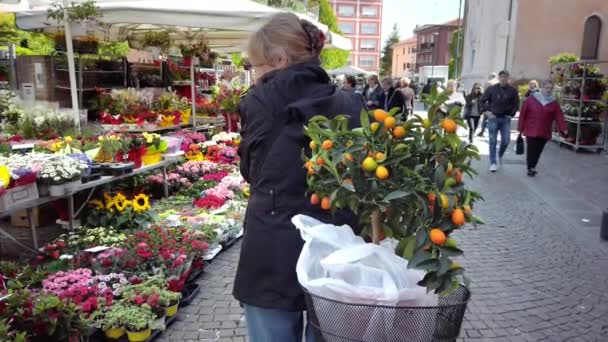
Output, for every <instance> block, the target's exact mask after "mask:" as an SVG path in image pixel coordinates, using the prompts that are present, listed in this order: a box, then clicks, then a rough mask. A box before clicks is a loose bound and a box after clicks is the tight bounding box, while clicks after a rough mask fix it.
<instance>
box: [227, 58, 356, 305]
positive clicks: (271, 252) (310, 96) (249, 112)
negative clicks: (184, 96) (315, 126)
mask: <svg viewBox="0 0 608 342" xmlns="http://www.w3.org/2000/svg"><path fill="white" fill-rule="evenodd" d="M361 107H362V104H361V102H360V101H359V102H358V101H356V100H355V99H354V98H353V97H352V96H349V95H348V94H346V93H345V92H343V91H340V90H339V89H337V88H336V87H334V86H333V85H331V84H330V78H329V76H328V75H327V74H326V73H325V71H324V70H323V69H321V68H320V67H319V66H317V65H316V64H298V65H294V66H291V67H289V68H287V69H284V70H280V71H278V72H275V73H273V74H271V75H265V77H264V78H263V79H262V80H260V81H259V82H258V84H257V85H256V86H255V88H253V89H252V90H251V91H250V92H248V94H247V95H246V96H245V97H244V98H243V99H242V101H241V105H240V112H241V118H242V132H241V134H242V141H241V145H240V147H239V155H240V157H241V174H242V175H243V177H244V178H245V180H247V182H249V184H250V186H251V197H250V199H249V204H248V207H247V214H246V216H245V223H244V236H243V242H242V246H241V256H240V260H239V264H238V269H237V274H236V279H235V284H234V296H235V298H236V299H238V300H239V301H240V302H241V303H244V304H249V305H253V306H258V307H263V308H271V309H279V310H286V311H300V310H304V309H305V306H306V305H305V301H304V295H303V292H302V289H301V287H300V285H299V283H298V279H297V276H296V263H297V261H298V257H299V256H300V252H301V250H302V246H303V244H304V242H303V240H302V238H301V236H300V232H299V231H298V230H297V229H296V228H295V226H293V224H292V223H291V218H292V217H293V216H295V215H296V214H305V215H309V216H312V217H315V218H317V219H319V220H321V221H323V222H327V223H333V224H336V225H342V224H348V225H350V226H351V227H355V226H356V224H357V221H358V220H357V217H356V216H355V215H354V214H352V213H351V212H346V211H343V212H337V213H336V214H334V215H333V216H332V214H331V213H330V212H323V211H321V210H320V208H318V207H313V206H312V205H311V204H310V200H309V199H308V198H307V196H306V192H307V185H306V169H305V168H304V167H303V165H304V161H303V160H302V150H303V149H304V148H305V147H306V148H307V146H308V144H309V140H308V139H307V138H306V136H305V135H304V125H306V124H307V123H308V120H309V119H310V118H312V117H313V116H316V115H325V116H328V117H333V116H335V115H338V114H346V115H349V116H350V117H351V126H353V127H358V126H360V112H361Z"/></svg>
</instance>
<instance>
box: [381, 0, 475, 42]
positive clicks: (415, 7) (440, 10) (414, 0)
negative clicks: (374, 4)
mask: <svg viewBox="0 0 608 342" xmlns="http://www.w3.org/2000/svg"><path fill="white" fill-rule="evenodd" d="M459 3H460V0H384V2H383V4H384V5H383V13H382V45H383V46H384V42H385V41H386V38H387V37H388V35H389V34H390V33H391V31H392V29H393V25H394V24H395V23H397V26H398V28H399V32H400V37H401V39H402V40H403V39H406V38H409V37H411V36H413V35H414V32H413V31H414V28H415V27H416V25H417V24H418V25H425V24H441V23H444V22H446V21H448V20H451V19H456V18H458V5H459ZM462 3H463V6H464V1H463V2H462ZM462 11H463V12H464V8H463V10H462Z"/></svg>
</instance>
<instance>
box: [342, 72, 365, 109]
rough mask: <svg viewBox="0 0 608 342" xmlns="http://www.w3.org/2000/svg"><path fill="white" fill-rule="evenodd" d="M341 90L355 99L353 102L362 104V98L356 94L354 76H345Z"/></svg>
mask: <svg viewBox="0 0 608 342" xmlns="http://www.w3.org/2000/svg"><path fill="white" fill-rule="evenodd" d="M342 90H343V91H344V92H346V93H347V94H348V95H350V97H352V98H353V99H355V101H357V102H360V103H363V96H362V95H361V94H360V93H359V92H357V79H356V78H355V76H346V79H344V84H343V85H342Z"/></svg>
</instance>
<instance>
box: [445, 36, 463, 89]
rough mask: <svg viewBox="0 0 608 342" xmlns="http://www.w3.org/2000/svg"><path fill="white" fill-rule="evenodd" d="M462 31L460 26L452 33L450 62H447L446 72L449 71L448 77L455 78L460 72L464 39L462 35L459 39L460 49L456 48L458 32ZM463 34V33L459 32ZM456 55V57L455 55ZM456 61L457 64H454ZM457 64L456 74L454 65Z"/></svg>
mask: <svg viewBox="0 0 608 342" xmlns="http://www.w3.org/2000/svg"><path fill="white" fill-rule="evenodd" d="M461 32H462V28H460V29H458V30H456V31H454V33H453V34H452V41H451V42H450V46H449V48H450V62H449V64H448V70H449V71H448V73H449V78H450V79H456V78H458V77H459V76H460V74H461V73H462V51H463V46H464V44H463V41H464V39H463V38H464V37H460V38H461V41H460V51H457V50H458V34H459V33H461ZM461 34H464V33H461ZM457 56H458V57H457ZM456 58H458V61H456ZM456 63H458V64H456ZM456 65H458V74H456V68H455V66H456Z"/></svg>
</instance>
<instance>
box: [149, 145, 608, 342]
mask: <svg viewBox="0 0 608 342" xmlns="http://www.w3.org/2000/svg"><path fill="white" fill-rule="evenodd" d="M486 142H487V140H485V139H479V142H478V143H477V144H478V146H479V147H480V150H481V152H482V154H486V155H487V145H486ZM477 166H478V169H479V177H478V178H477V179H476V180H475V181H474V184H472V186H473V187H474V188H475V189H477V190H479V191H481V192H482V193H483V195H484V197H485V202H483V203H481V204H480V205H478V207H477V208H476V212H477V213H478V214H479V215H480V216H481V217H482V218H483V219H484V220H485V221H486V225H484V226H480V227H479V228H478V229H474V228H472V227H468V228H467V229H466V230H462V231H459V232H457V233H456V235H455V237H456V238H457V239H458V240H459V241H460V243H461V246H462V247H463V249H464V250H465V256H464V257H462V260H461V264H463V266H465V267H466V269H467V275H468V276H469V277H470V278H471V281H472V283H471V291H472V293H473V297H472V300H471V302H470V304H469V307H468V311H467V314H466V317H465V322H464V323H463V328H462V331H461V337H460V339H459V341H551V342H553V341H568V342H570V341H597V342H600V341H608V291H606V286H608V242H602V241H600V239H599V232H598V229H599V228H598V227H599V216H600V212H601V211H600V209H601V207H602V206H605V205H606V203H607V201H606V200H605V199H606V197H607V196H608V173H606V170H607V169H608V157H606V156H605V155H597V154H593V155H590V154H575V153H573V152H572V151H569V150H566V149H560V148H559V147H558V146H557V145H555V144H553V143H550V144H549V145H548V146H547V150H546V153H545V154H544V155H543V157H542V158H541V162H540V165H539V176H538V177H537V178H533V179H531V178H527V177H526V176H525V165H524V162H523V158H522V157H520V156H515V155H514V153H513V152H512V151H510V152H509V153H508V154H507V156H506V157H505V166H504V168H503V169H501V170H500V171H499V172H498V173H497V174H490V173H489V172H488V171H487V167H488V164H487V156H483V157H482V161H481V162H479V163H478V164H477ZM239 246H240V244H236V245H235V246H234V247H232V248H231V249H230V250H228V251H226V252H224V253H222V254H220V256H219V257H218V258H217V259H216V260H215V261H213V263H212V264H211V265H210V266H209V267H208V268H207V271H206V273H205V274H204V275H203V277H202V278H201V279H200V280H199V283H200V284H201V287H202V291H201V293H200V295H199V296H198V298H197V299H196V300H195V301H194V302H193V303H192V304H191V305H190V306H187V307H186V308H184V309H182V311H181V313H180V320H179V321H177V322H176V323H175V324H174V325H173V326H172V327H170V328H169V329H168V331H167V332H165V334H163V337H162V338H161V339H160V341H163V342H164V341H246V337H245V336H246V325H245V320H244V318H243V315H242V310H241V309H240V307H239V305H238V303H237V302H236V301H235V300H234V299H233V298H232V296H231V292H232V285H233V280H234V273H235V268H236V261H237V259H238V252H239Z"/></svg>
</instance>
